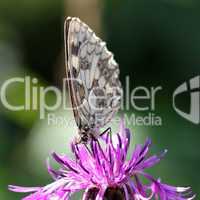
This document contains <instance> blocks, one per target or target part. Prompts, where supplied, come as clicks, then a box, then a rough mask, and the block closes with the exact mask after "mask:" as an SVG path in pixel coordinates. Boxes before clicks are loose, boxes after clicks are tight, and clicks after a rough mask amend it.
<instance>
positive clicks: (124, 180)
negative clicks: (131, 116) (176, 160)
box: [9, 120, 195, 200]
mask: <svg viewBox="0 0 200 200" xmlns="http://www.w3.org/2000/svg"><path fill="white" fill-rule="evenodd" d="M115 136H116V137H112V136H111V133H110V132H109V131H108V132H107V133H106V134H104V136H103V137H102V138H101V139H99V140H102V145H100V141H98V140H91V143H90V145H89V147H86V146H85V145H83V144H79V145H75V144H72V151H73V153H74V155H75V159H74V160H72V159H70V158H68V157H67V156H66V155H58V154H56V153H53V154H52V156H53V158H54V159H55V160H56V161H57V162H58V163H59V164H60V166H61V167H60V169H59V170H55V169H52V168H51V167H50V166H49V164H48V171H49V173H50V174H51V175H52V177H53V179H54V182H52V183H51V184H49V185H46V186H44V187H30V188H26V187H18V186H12V185H10V186H9V190H11V191H14V192H30V193H32V194H31V195H29V196H27V197H25V198H23V200H68V199H70V196H71V195H72V194H73V193H75V192H78V191H80V190H84V191H85V192H84V195H83V198H82V199H83V200H89V199H90V200H94V199H96V200H104V199H108V200H111V199H115V200H116V199H123V200H124V199H125V200H150V199H157V200H158V199H161V200H191V199H194V197H195V196H194V195H192V193H191V190H190V188H189V187H174V186H170V185H167V184H165V183H162V182H161V181H160V179H155V178H153V177H152V176H151V175H149V174H147V173H146V172H144V170H145V169H148V168H150V167H152V166H154V165H155V164H157V163H158V162H160V160H161V158H162V157H163V156H164V154H165V153H166V150H165V151H164V152H163V153H162V154H161V155H153V156H150V157H148V156H147V153H148V151H149V147H150V145H151V140H150V139H147V140H146V142H145V144H144V145H141V144H138V145H136V147H135V150H134V151H133V153H132V156H131V159H130V160H129V161H127V160H126V156H127V151H128V148H129V144H130V130H129V129H127V128H125V125H124V121H123V120H122V122H121V124H120V130H119V133H118V134H116V135H115ZM103 143H104V144H103ZM141 177H143V178H145V179H147V181H146V182H147V183H145V184H144V183H142V181H141Z"/></svg>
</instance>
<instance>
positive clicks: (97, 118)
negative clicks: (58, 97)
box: [65, 17, 122, 143]
mask: <svg viewBox="0 0 200 200" xmlns="http://www.w3.org/2000/svg"><path fill="white" fill-rule="evenodd" d="M65 55H66V68H67V77H68V86H69V92H70V97H71V103H72V108H73V111H74V117H75V121H76V124H77V126H78V128H79V135H80V138H81V139H80V142H86V143H87V140H88V139H89V138H91V137H94V138H96V137H98V135H99V131H97V130H99V128H101V127H103V126H105V125H106V124H107V123H108V122H109V121H110V120H111V119H112V117H113V115H114V114H115V112H116V111H117V110H118V109H119V107H120V102H121V95H122V89H121V83H120V81H119V66H118V64H117V63H116V62H115V60H114V57H113V54H112V53H111V52H110V51H108V49H107V47H106V43H105V42H103V41H102V40H101V39H100V38H99V37H97V36H96V35H95V33H94V32H93V31H92V30H91V29H90V28H89V26H87V25H86V24H85V23H83V22H82V21H80V19H78V18H74V17H73V18H71V17H69V18H67V20H66V22H65Z"/></svg>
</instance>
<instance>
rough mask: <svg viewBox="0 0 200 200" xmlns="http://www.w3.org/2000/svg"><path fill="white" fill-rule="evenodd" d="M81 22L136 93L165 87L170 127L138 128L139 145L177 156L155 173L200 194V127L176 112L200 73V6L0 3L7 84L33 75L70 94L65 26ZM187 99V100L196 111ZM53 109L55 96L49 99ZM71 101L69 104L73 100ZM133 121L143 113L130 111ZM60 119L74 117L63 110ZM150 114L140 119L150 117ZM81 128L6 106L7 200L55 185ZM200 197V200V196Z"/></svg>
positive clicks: (12, 94) (15, 91)
mask: <svg viewBox="0 0 200 200" xmlns="http://www.w3.org/2000/svg"><path fill="white" fill-rule="evenodd" d="M68 15H73V16H78V17H80V18H81V19H82V20H84V21H85V22H86V23H87V24H90V26H91V27H92V28H93V29H94V30H95V31H96V32H98V33H99V35H100V36H101V37H102V38H103V39H104V40H105V41H107V45H108V48H109V49H110V50H111V51H112V52H113V53H114V54H115V58H116V60H117V62H118V63H119V65H120V71H121V77H120V78H121V81H122V83H124V82H125V77H126V76H127V75H129V76H130V80H131V88H135V87H136V86H140V85H142V86H145V87H147V88H150V87H152V86H158V85H160V86H162V87H163V90H162V92H161V93H159V95H158V97H157V99H156V100H157V101H156V110H155V113H156V115H159V116H161V117H162V122H163V124H162V126H160V127H154V126H131V127H130V128H131V129H132V131H133V133H134V136H135V140H134V141H133V143H135V142H143V140H144V138H145V137H146V136H150V137H152V139H153V142H154V146H153V148H152V152H155V151H161V150H162V149H165V148H167V149H168V150H169V152H168V154H167V156H166V158H165V159H164V160H163V161H162V162H161V164H159V165H158V166H156V167H155V168H154V169H152V170H151V172H152V173H153V174H154V175H155V176H156V177H159V176H160V177H162V180H163V181H164V182H166V183H170V184H174V185H180V186H188V185H189V186H191V187H192V188H193V191H194V192H195V193H197V194H198V192H199V191H200V181H199V178H200V176H199V175H200V173H199V169H200V127H199V125H194V124H192V123H191V122H189V121H187V120H185V119H183V118H182V117H181V116H179V115H178V114H177V113H176V112H175V111H174V110H173V108H172V94H173V91H174V90H175V89H176V87H178V86H179V85H180V84H182V83H183V82H184V81H186V80H189V79H190V78H192V77H194V76H197V75H199V74H200V25H199V22H200V2H199V1H198V0H160V1H159V0H151V1H147V0H146V1H145V0H124V1H120V0H104V1H100V0H99V1H98V0H82V1H81V0H65V1H61V0H57V1H52V0H43V1H39V0H28V1H23V0H18V1H15V0H13V1H9V0H8V1H6V0H1V1H0V70H1V71H0V84H1V85H2V84H3V83H4V82H5V81H6V80H7V79H9V78H12V77H16V76H17V77H24V76H27V75H28V76H31V77H37V78H38V79H39V83H38V85H40V86H49V85H53V86H57V87H58V88H61V87H62V81H61V80H62V78H63V77H65V67H64V53H63V52H64V51H63V49H64V43H63V23H64V19H65V17H66V16H68ZM188 98H189V96H187V94H185V96H184V97H182V98H181V99H180V100H179V101H180V102H179V103H180V105H181V106H182V107H184V108H185V107H186V105H187V104H188ZM8 99H9V101H10V102H12V103H13V104H16V105H19V104H21V103H23V102H24V101H25V99H24V87H23V86H21V85H16V86H15V85H13V86H12V87H10V88H9V93H8ZM47 100H48V102H49V103H50V104H51V103H52V104H53V103H54V100H55V96H54V95H53V94H49V95H48V96H47ZM66 101H67V102H68V101H69V99H66ZM126 112H128V113H129V114H131V113H132V112H134V113H135V112H136V111H135V110H128V111H126ZM55 113H56V114H57V115H61V116H67V117H69V118H70V119H71V118H72V117H73V116H72V113H70V112H64V111H62V110H61V109H58V110H57V111H55ZM145 114H147V112H137V115H141V116H143V115H145ZM75 134H76V128H75V125H74V124H73V125H72V126H71V127H64V126H59V127H58V126H54V125H48V122H47V120H40V119H39V113H38V112H37V111H18V112H11V111H8V110H6V109H5V108H4V107H3V105H2V104H0V199H3V200H15V199H16V200H17V199H20V197H22V196H23V195H20V194H15V193H11V192H8V190H7V185H8V184H17V185H27V186H34V185H43V184H47V183H49V182H50V181H51V179H50V177H49V175H48V174H47V171H46V167H45V160H46V158H47V157H48V156H49V153H50V152H51V151H53V150H55V151H57V152H67V154H70V153H69V148H68V146H67V143H68V142H69V141H70V140H71V139H72V138H73V135H75ZM197 198H198V197H197Z"/></svg>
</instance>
